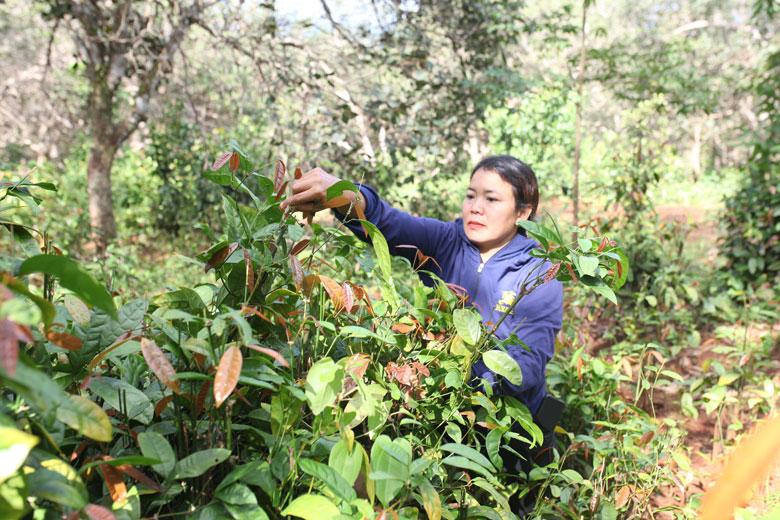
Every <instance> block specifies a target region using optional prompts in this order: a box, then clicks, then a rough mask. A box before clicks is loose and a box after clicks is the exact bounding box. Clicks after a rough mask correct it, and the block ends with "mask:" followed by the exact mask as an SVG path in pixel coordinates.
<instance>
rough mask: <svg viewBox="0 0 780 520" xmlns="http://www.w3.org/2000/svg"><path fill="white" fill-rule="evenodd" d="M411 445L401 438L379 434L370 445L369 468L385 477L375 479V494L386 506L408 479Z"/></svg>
mask: <svg viewBox="0 0 780 520" xmlns="http://www.w3.org/2000/svg"><path fill="white" fill-rule="evenodd" d="M411 463H412V446H411V444H409V441H407V440H406V439H403V438H399V439H395V440H390V437H388V436H387V435H380V436H379V437H377V438H376V440H375V441H374V445H373V446H372V447H371V470H372V472H376V473H384V474H386V475H387V478H383V479H382V480H377V481H376V496H377V498H379V500H380V501H381V502H382V504H384V506H385V507H388V506H389V505H390V503H391V502H392V501H393V499H394V498H395V497H396V495H397V494H398V492H399V491H401V489H402V488H403V487H404V484H405V483H406V481H407V480H409V474H410V465H411Z"/></svg>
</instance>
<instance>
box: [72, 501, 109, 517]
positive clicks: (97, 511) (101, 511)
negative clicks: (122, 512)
mask: <svg viewBox="0 0 780 520" xmlns="http://www.w3.org/2000/svg"><path fill="white" fill-rule="evenodd" d="M84 512H85V513H86V514H87V517H88V518H89V520H116V516H114V513H112V512H111V510H110V509H108V508H105V507H103V506H99V505H97V504H87V505H86V506H85V507H84ZM76 518H78V511H76Z"/></svg>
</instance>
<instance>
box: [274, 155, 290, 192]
mask: <svg viewBox="0 0 780 520" xmlns="http://www.w3.org/2000/svg"><path fill="white" fill-rule="evenodd" d="M285 175H287V167H286V166H285V165H284V162H282V161H281V160H280V159H277V160H276V170H275V172H274V193H276V194H277V195H279V193H281V191H282V190H281V188H282V183H283V182H284V177H285Z"/></svg>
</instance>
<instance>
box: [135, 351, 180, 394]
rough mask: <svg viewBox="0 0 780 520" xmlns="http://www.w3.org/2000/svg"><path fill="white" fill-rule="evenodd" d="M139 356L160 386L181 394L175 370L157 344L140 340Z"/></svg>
mask: <svg viewBox="0 0 780 520" xmlns="http://www.w3.org/2000/svg"><path fill="white" fill-rule="evenodd" d="M141 354H143V356H144V359H145V360H146V364H147V365H149V368H151V369H152V372H154V375H156V376H157V379H159V380H160V382H161V383H162V384H164V385H165V386H167V387H168V388H170V389H171V390H172V391H173V392H175V393H177V394H178V393H180V392H181V389H180V388H179V381H177V380H176V370H174V369H173V365H171V362H170V361H168V357H167V356H166V355H165V352H163V351H162V349H161V348H160V347H158V346H157V343H155V342H154V341H152V340H150V339H146V338H141Z"/></svg>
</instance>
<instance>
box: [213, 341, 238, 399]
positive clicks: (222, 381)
mask: <svg viewBox="0 0 780 520" xmlns="http://www.w3.org/2000/svg"><path fill="white" fill-rule="evenodd" d="M243 362H244V358H243V356H242V355H241V349H240V348H238V347H236V346H232V347H230V348H228V349H227V350H225V353H224V354H222V359H220V360H219V366H217V373H216V374H215V375H214V406H215V407H217V408H219V407H220V406H221V405H222V403H224V402H225V399H227V398H228V397H229V396H230V394H231V393H232V392H233V390H234V389H235V388H236V384H237V383H238V378H239V377H240V376H241V366H242V364H243Z"/></svg>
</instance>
